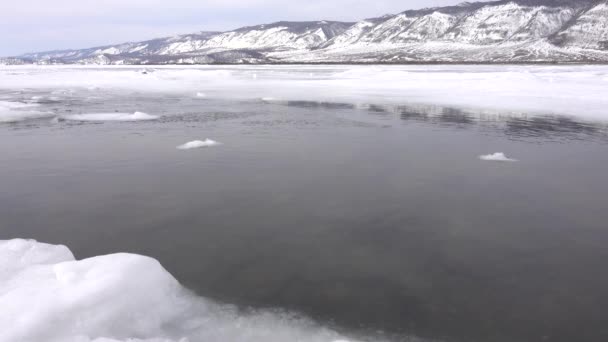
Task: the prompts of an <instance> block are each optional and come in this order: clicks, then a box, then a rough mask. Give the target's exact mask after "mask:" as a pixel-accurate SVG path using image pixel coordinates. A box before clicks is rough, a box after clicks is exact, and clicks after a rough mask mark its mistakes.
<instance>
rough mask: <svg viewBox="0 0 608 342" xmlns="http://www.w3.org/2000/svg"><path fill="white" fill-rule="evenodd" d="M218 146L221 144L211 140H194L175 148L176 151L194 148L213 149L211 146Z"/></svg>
mask: <svg viewBox="0 0 608 342" xmlns="http://www.w3.org/2000/svg"><path fill="white" fill-rule="evenodd" d="M218 145H221V143H220V142H217V141H214V140H211V139H205V140H194V141H190V142H187V143H185V144H183V145H179V146H177V149H178V150H191V149H194V148H202V147H213V146H218Z"/></svg>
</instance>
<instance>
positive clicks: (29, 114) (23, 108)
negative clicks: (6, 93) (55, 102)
mask: <svg viewBox="0 0 608 342" xmlns="http://www.w3.org/2000/svg"><path fill="white" fill-rule="evenodd" d="M36 106H37V105H36V104H27V103H21V102H9V101H0V123H8V122H19V121H24V120H28V119H39V118H44V117H50V116H53V114H50V113H45V112H40V111H35V110H31V108H35V107H36Z"/></svg>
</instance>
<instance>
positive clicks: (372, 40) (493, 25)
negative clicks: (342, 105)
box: [0, 0, 608, 64]
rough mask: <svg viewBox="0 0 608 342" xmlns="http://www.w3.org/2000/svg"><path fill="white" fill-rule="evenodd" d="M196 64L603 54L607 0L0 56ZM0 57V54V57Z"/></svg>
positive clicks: (520, 3)
mask: <svg viewBox="0 0 608 342" xmlns="http://www.w3.org/2000/svg"><path fill="white" fill-rule="evenodd" d="M8 61H10V62H12V63H11V64H15V63H17V62H25V63H38V64H47V63H80V64H197V63H308V62H316V63H323V62H338V63H339V62H362V63H374V62H395V63H399V62H418V61H422V62H424V61H426V62H553V61H554V62H602V61H608V0H601V1H597V0H578V1H576V0H514V1H496V2H483V3H462V4H460V5H458V6H449V7H439V8H427V9H423V10H415V11H405V12H402V13H399V14H396V15H387V16H384V17H381V18H372V19H366V20H363V21H360V22H358V23H344V22H329V21H318V22H277V23H273V24H268V25H258V26H252V27H244V28H240V29H237V30H234V31H229V32H201V33H196V34H188V35H181V36H176V37H170V38H161V39H155V40H150V41H145V42H137V43H125V44H119V45H113V46H104V47H96V48H90V49H83V50H66V51H51V52H43V53H32V54H25V55H22V56H19V57H17V58H13V59H11V60H8V59H5V63H9V62H8ZM0 62H1V60H0Z"/></svg>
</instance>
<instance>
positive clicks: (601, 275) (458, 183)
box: [0, 66, 608, 342]
mask: <svg viewBox="0 0 608 342" xmlns="http://www.w3.org/2000/svg"><path fill="white" fill-rule="evenodd" d="M607 89H608V67H604V66H566V67H564V66H275V67H267V66H251V67H248V66H242V67H220V66H218V67H210V66H207V67H160V68H157V67H153V68H143V67H141V68H137V67H65V66H62V67H48V66H47V67H31V66H30V67H6V66H5V67H0V165H1V167H0V218H1V219H0V240H9V239H13V238H30V239H36V240H38V241H41V242H46V243H51V244H63V245H66V246H68V247H69V248H70V250H71V251H72V252H73V254H74V256H75V257H76V259H79V260H80V259H85V258H91V257H94V258H93V259H91V260H92V261H91V262H89V263H84V262H73V261H70V260H71V256H70V255H69V252H67V251H65V250H59V251H54V250H53V251H51V252H49V251H50V249H49V250H47V249H48V248H51V247H48V246H43V245H29V244H26V245H22V244H21V243H18V242H13V244H12V245H7V244H6V243H5V244H4V245H3V244H1V243H0V258H4V259H3V260H4V261H0V283H2V277H4V278H6V281H5V282H4V283H5V285H1V284H0V307H2V308H6V307H9V308H10V309H8V310H6V309H5V310H3V311H4V315H5V316H2V315H3V313H0V340H1V341H3V342H4V340H6V341H11V342H12V341H43V340H44V341H54V340H53V339H56V340H57V341H66V340H69V341H97V342H102V340H96V339H97V338H102V337H104V338H113V339H116V340H120V341H126V340H127V339H128V338H137V339H140V340H144V341H155V342H156V341H165V340H166V341H182V340H180V339H181V338H189V341H191V342H195V341H220V340H221V341H287V340H294V341H295V340H298V341H328V342H330V341H338V340H346V339H349V340H355V339H360V340H365V341H373V340H381V339H388V340H398V341H400V340H406V338H407V337H408V336H420V337H422V338H423V340H422V341H426V340H434V339H437V340H442V341H448V342H450V341H497V342H503V341H504V342H507V341H518V342H527V341H530V342H536V341H560V342H561V341H564V342H566V341H568V342H570V341H602V340H608V327H606V324H605V322H604V317H605V313H604V311H605V308H606V307H607V306H608V273H606V272H605V262H606V260H608V248H606V246H607V245H608V223H607V222H608V204H607V203H608V182H607V181H606V175H607V171H608V97H607V96H606V90H607ZM177 147H179V148H177ZM11 246H12V247H11ZM32 250H33V251H35V252H36V253H38V252H37V251H38V250H40V251H41V252H40V253H42V254H43V255H45V256H47V255H52V256H53V257H49V259H48V264H49V265H51V266H50V268H49V269H48V270H44V271H43V270H36V269H33V268H32V267H34V266H31V265H30V264H28V263H33V262H31V260H33V259H31V258H25V257H23V256H22V255H21V254H19V253H25V252H24V251H29V252H31V251H32ZM29 252H28V253H29ZM117 252H128V253H135V254H140V255H146V256H150V257H152V258H155V259H157V260H158V261H160V262H161V264H162V265H163V267H164V268H165V269H166V270H167V271H168V272H169V273H170V274H171V275H172V276H173V277H175V278H176V279H177V280H178V281H179V282H180V283H181V284H182V285H183V286H184V287H186V288H188V289H190V290H192V291H193V292H195V293H196V295H192V294H183V296H182V294H181V292H180V294H179V298H180V300H174V297H176V296H178V295H177V293H178V292H179V290H176V289H175V286H177V287H179V286H178V285H174V284H173V282H172V278H171V276H169V275H168V274H165V273H163V272H162V271H160V270H158V269H156V268H155V267H156V266H155V265H153V264H152V265H150V264H149V263H148V262H147V261H146V262H131V261H129V260H125V259H121V257H117V258H114V259H112V258H107V259H102V258H100V257H99V256H101V255H107V254H111V253H117ZM34 259H36V258H34ZM15 260H18V261H15ZM36 260H37V259H36ZM45 260H46V259H45ZM61 261H67V262H68V263H70V262H71V264H70V265H68V266H69V267H68V266H61V267H58V266H57V265H56V263H59V262H61ZM3 262H4V264H3ZM95 262H97V263H95ZM15 265H17V266H15ZM72 268H73V269H72ZM66 269H67V270H66ZM74 269H77V271H75V270H74ZM87 270H89V271H87ZM109 270H114V271H113V272H114V273H113V274H116V276H115V277H104V274H105V272H109ZM3 272H4V273H3ZM19 272H23V273H19ZM45 272H46V273H45ZM19 274H21V276H19ZM23 274H25V275H23ZM65 274H68V275H69V276H65ZM140 275H142V276H141V277H142V280H141V282H139V280H138V277H139V276H140ZM143 275H145V276H143ZM81 276H82V277H83V278H82V279H81V278H79V277H81ZM97 277H99V281H98V280H97V279H98V278H97ZM65 279H68V280H67V282H66V281H64V280H65ZM70 279H71V280H70ZM74 279H76V280H74ZM9 280H10V281H9ZM6 284H8V285H6ZM11 284H16V285H11ZM24 284H26V285H27V288H28V290H27V291H21V292H19V291H17V292H11V289H14V288H24V287H25V285H24ZM95 284H98V285H95ZM99 284H102V285H99ZM17 285H18V286H17ZM11 286H13V287H11ZM87 286H92V287H93V289H92V290H91V289H90V288H88V287H87ZM104 286H107V288H108V289H109V290H107V291H106V290H105V287H104ZM84 289H89V290H86V291H85V290H84ZM159 289H162V290H159ZM99 291H101V292H103V294H100V292H99ZM144 292H145V293H150V295H149V296H148V297H142V298H140V297H141V295H140V296H138V295H135V294H137V293H144ZM72 293H76V295H74V296H72V295H71V294H72ZM130 293H132V294H134V295H133V296H129V295H125V294H130ZM79 294H81V295H79ZM82 294H84V295H82ZM87 294H88V295H87ZM62 296H63V297H62ZM95 296H99V297H95ZM30 298H37V300H31V299H30ZM91 298H98V299H96V300H94V299H91ZM125 298H131V299H127V300H125ZM184 298H186V299H184ZM114 299H115V300H116V301H117V302H125V303H127V304H124V305H122V304H121V305H120V306H119V305H117V304H113V303H112V301H113V300H114ZM28 300H31V301H32V303H34V304H32V306H29V305H25V303H28ZM46 300H48V305H46V306H45V304H44V302H45V301H46ZM207 300H213V301H217V302H219V303H229V304H234V305H236V306H237V307H238V308H239V309H235V308H230V309H226V308H225V307H224V306H222V305H219V304H204V303H203V304H201V303H199V301H207ZM184 301H185V302H188V303H190V302H197V303H198V304H196V305H193V306H195V308H191V307H189V306H188V305H189V304H184ZM205 303H206V302H205ZM201 305H202V306H203V307H204V308H201ZM205 305H210V306H212V307H211V308H208V307H207V306H205ZM215 305H218V307H215ZM186 306H188V308H185V307H186ZM30 308H37V309H39V310H40V312H44V313H46V314H47V315H48V316H44V315H43V314H40V315H32V314H31V312H32V311H33V310H34V309H30ZM41 308H44V309H41ZM265 309H272V310H271V311H265ZM277 309H278V310H277ZM259 310H262V311H259ZM291 312H299V313H301V314H302V315H304V316H306V317H310V318H311V319H313V320H314V321H316V322H318V324H315V323H312V322H311V321H308V320H307V319H303V318H294V317H293V314H291ZM49 317H60V318H53V319H51V320H50V318H49ZM76 317H79V319H78V323H74V322H73V321H74V319H76ZM99 317H102V318H103V319H102V318H99ZM133 317H137V320H138V321H141V322H145V324H143V325H141V326H140V325H136V324H134V325H133V326H131V325H130V324H126V325H125V324H123V325H120V324H118V323H117V322H129V321H130V320H132V319H134V318H133ZM7 320H8V322H9V324H7V326H6V327H5V326H3V324H4V323H1V322H2V321H7ZM49 320H50V321H52V322H53V324H55V325H51V326H54V328H50V327H49V324H50V323H49ZM2 334H4V335H2ZM153 339H156V340H153ZM103 341H106V340H103Z"/></svg>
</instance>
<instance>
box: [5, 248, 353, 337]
mask: <svg viewBox="0 0 608 342" xmlns="http://www.w3.org/2000/svg"><path fill="white" fill-rule="evenodd" d="M0 308H2V310H0V341H2V342H39V341H45V342H93V341H94V342H102V341H103V342H109V341H113V342H118V341H123V342H127V341H131V342H135V341H147V342H152V341H154V342H161V341H163V342H187V341H192V342H194V341H222V342H240V341H243V342H245V341H248V342H256V341H264V342H279V341H301V342H332V341H344V340H345V338H344V337H343V336H342V335H340V334H338V333H336V332H335V331H333V330H330V329H328V328H324V327H322V326H319V325H318V324H315V323H313V322H312V321H310V320H307V319H304V318H301V317H297V316H295V315H293V314H288V313H277V312H269V311H257V312H252V313H248V314H243V313H239V312H238V310H237V309H235V308H234V307H232V306H228V305H221V304H217V303H214V302H212V301H210V300H207V299H205V298H203V297H197V296H195V295H194V294H192V293H191V292H189V291H187V290H186V289H184V288H183V287H182V286H181V285H180V284H179V282H178V281H177V280H176V279H175V278H173V276H171V274H169V273H168V272H167V271H166V270H165V269H164V268H163V267H162V266H161V264H160V263H159V262H158V261H157V260H155V259H152V258H149V257H145V256H142V255H135V254H113V255H106V256H98V257H93V258H89V259H85V260H80V261H76V260H75V259H74V256H73V255H72V253H71V252H70V250H69V249H68V248H67V247H65V246H54V245H48V244H43V243H38V242H36V241H33V240H9V241H0Z"/></svg>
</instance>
